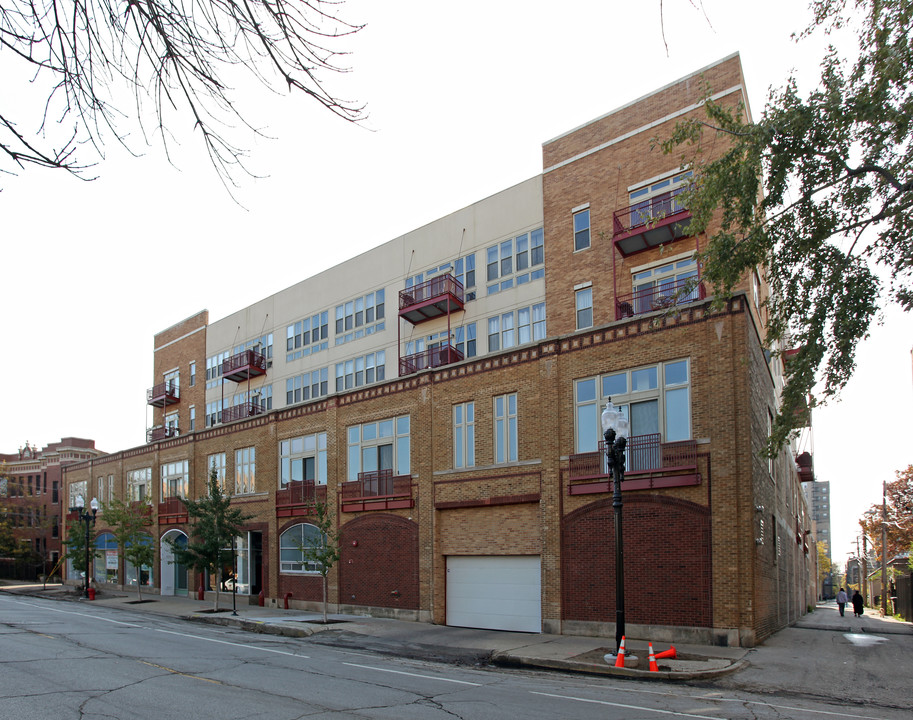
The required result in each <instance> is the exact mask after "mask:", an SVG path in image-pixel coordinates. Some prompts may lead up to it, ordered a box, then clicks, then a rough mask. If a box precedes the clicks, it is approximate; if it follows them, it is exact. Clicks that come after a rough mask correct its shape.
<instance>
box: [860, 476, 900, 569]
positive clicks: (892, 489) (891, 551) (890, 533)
mask: <svg viewBox="0 0 913 720" xmlns="http://www.w3.org/2000/svg"><path fill="white" fill-rule="evenodd" d="M895 476H896V480H894V482H889V483H887V484H886V485H885V504H884V508H882V504H881V503H878V504H876V505H872V506H871V507H870V508H869V509H868V510H867V511H866V512H865V513H863V515H862V517H861V518H860V519H859V525H860V527H861V528H862V530H863V532H865V534H866V535H868V536H869V537H870V538H872V539H873V540H875V541H877V547H878V548H879V551H880V548H881V526H882V520H884V530H885V539H886V540H887V544H888V552H887V556H888V561H890V560H891V558H893V557H895V556H896V555H898V554H900V553H902V552H905V551H907V550H909V549H910V547H911V546H913V465H908V466H907V467H906V468H905V469H904V470H898V471H897V472H896V473H895ZM883 511H884V512H883ZM882 514H884V515H885V517H884V518H883V517H882Z"/></svg>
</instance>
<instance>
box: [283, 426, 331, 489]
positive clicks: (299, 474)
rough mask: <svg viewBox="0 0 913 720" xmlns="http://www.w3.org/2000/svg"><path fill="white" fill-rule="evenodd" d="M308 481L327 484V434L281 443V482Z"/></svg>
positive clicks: (297, 438)
mask: <svg viewBox="0 0 913 720" xmlns="http://www.w3.org/2000/svg"><path fill="white" fill-rule="evenodd" d="M302 480H306V481H309V482H313V483H314V484H316V485H326V484H327V434H326V433H325V432H324V433H315V434H313V435H302V436H301V437H293V438H288V439H287V440H282V441H281V442H280V443H279V482H280V485H281V486H282V487H284V486H285V485H287V484H288V483H289V482H300V481H302Z"/></svg>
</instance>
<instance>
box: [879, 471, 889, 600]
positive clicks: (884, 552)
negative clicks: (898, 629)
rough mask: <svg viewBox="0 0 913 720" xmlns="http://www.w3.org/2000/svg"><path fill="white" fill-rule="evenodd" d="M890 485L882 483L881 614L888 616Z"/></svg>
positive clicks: (885, 482)
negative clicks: (888, 496)
mask: <svg viewBox="0 0 913 720" xmlns="http://www.w3.org/2000/svg"><path fill="white" fill-rule="evenodd" d="M887 495H888V483H887V481H886V480H885V481H883V482H882V483H881V614H882V615H884V616H885V617H887V615H888V501H887Z"/></svg>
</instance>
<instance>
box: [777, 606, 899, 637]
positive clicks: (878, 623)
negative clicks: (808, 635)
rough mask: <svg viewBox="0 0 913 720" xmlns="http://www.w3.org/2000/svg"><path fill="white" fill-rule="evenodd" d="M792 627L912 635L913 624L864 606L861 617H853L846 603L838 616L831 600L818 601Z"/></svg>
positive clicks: (851, 609) (851, 607) (851, 610)
mask: <svg viewBox="0 0 913 720" xmlns="http://www.w3.org/2000/svg"><path fill="white" fill-rule="evenodd" d="M793 627H797V628H807V629H813V630H834V631H837V632H843V633H868V634H877V635H913V625H911V624H910V623H906V622H903V621H902V620H896V619H895V618H893V617H890V616H889V617H882V616H881V615H880V613H879V612H878V610H877V609H874V608H868V607H867V608H864V612H863V616H862V617H854V616H853V606H852V605H847V607H846V610H845V614H844V616H843V617H840V612H839V611H838V610H837V603H835V602H834V601H833V600H831V601H828V602H820V603H818V605H817V607H816V609H815V612H813V613H809V614H808V615H806V616H805V617H803V618H802V619H801V620H799V621H798V622H796V624H795V625H793Z"/></svg>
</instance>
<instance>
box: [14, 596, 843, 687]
mask: <svg viewBox="0 0 913 720" xmlns="http://www.w3.org/2000/svg"><path fill="white" fill-rule="evenodd" d="M3 591H5V592H10V593H15V594H20V595H29V596H33V597H43V598H49V599H57V600H66V601H70V602H79V603H85V604H86V605H89V604H91V605H96V606H104V607H113V608H122V609H127V610H131V611H133V612H141V613H147V614H149V615H156V616H165V617H172V618H182V619H185V620H192V621H195V622H206V623H210V624H214V625H223V626H230V627H237V628H239V629H241V630H246V631H249V632H259V633H268V634H272V635H282V636H286V637H308V636H314V635H318V637H315V638H314V640H315V641H317V642H322V643H325V644H329V645H334V646H337V647H347V648H362V649H368V650H372V651H375V652H379V653H384V654H388V655H397V656H400V657H411V658H417V659H423V660H439V661H445V662H455V663H463V664H484V663H492V664H495V665H501V666H512V667H533V668H544V669H552V670H561V671H565V672H581V673H589V674H598V675H614V676H623V677H630V678H640V679H650V680H691V679H696V678H705V679H706V678H712V677H718V676H720V675H723V674H726V673H730V672H734V671H736V670H739V669H741V668H742V667H744V666H745V661H744V660H743V658H744V657H745V655H746V653H747V652H748V650H747V649H745V648H726V647H710V646H702V645H676V646H675V648H676V651H677V655H678V657H677V659H675V660H669V659H661V660H659V661H658V664H659V668H660V669H659V671H658V672H650V671H649V670H648V664H647V643H646V642H642V641H637V640H634V641H631V642H628V641H626V646H627V653H628V655H634V656H636V657H637V659H638V663H637V666H636V667H630V665H632V664H633V663H632V660H631V658H630V657H629V658H628V665H629V666H628V667H625V668H616V667H614V665H613V664H610V663H608V662H606V660H605V659H604V657H603V656H604V655H605V654H606V653H609V652H614V649H615V640H614V638H594V637H579V636H573V635H549V634H546V633H542V634H535V633H517V632H503V631H497V630H476V629H471V628H457V627H448V626H445V625H432V624H429V623H419V622H408V621H401V620H391V619H388V618H375V617H368V616H365V615H329V616H328V619H330V620H332V621H336V622H333V623H331V624H328V625H323V624H322V619H323V615H322V613H319V612H305V611H301V610H282V609H277V608H265V607H258V606H256V605H248V604H246V602H245V604H243V605H242V604H238V605H237V615H233V614H232V610H231V605H232V603H231V595H230V594H228V595H224V594H223V595H221V596H220V599H219V608H220V612H219V613H213V612H211V611H212V607H213V602H212V601H211V600H207V601H198V600H195V599H191V598H187V597H169V596H159V595H153V594H144V595H143V602H142V603H138V602H137V599H136V594H135V593H114V592H108V591H105V592H103V593H99V594H98V595H97V596H96V599H95V600H94V601H91V603H90V601H88V600H83V599H82V598H81V597H80V596H79V595H78V594H77V593H76V591H75V589H74V588H72V587H67V586H60V585H48V586H47V589H46V590H43V589H42V586H41V585H22V584H17V585H12V584H7V585H5V586H0V592H3ZM237 599H238V600H241V599H242V598H240V597H239V598H237ZM243 600H245V601H246V600H247V597H246V596H244V597H243ZM225 608H227V610H224V609H225ZM838 619H843V618H839V616H838ZM315 621H316V624H315ZM667 649H668V645H667V644H665V643H663V644H657V645H655V646H654V651H655V652H660V651H662V650H667Z"/></svg>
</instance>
